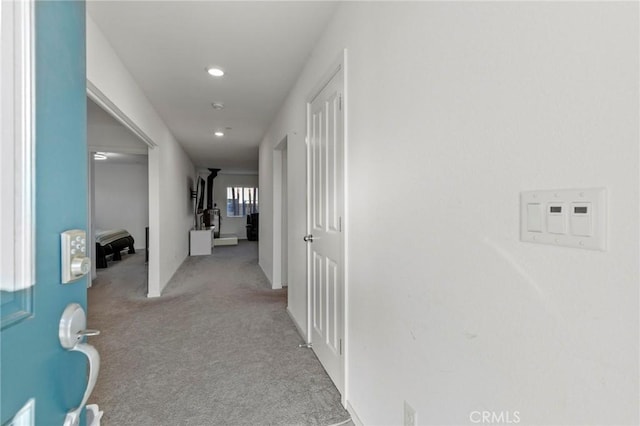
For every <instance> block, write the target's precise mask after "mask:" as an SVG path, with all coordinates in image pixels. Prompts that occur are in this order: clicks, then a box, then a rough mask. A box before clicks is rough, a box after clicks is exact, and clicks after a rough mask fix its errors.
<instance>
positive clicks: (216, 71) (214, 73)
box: [207, 67, 224, 77]
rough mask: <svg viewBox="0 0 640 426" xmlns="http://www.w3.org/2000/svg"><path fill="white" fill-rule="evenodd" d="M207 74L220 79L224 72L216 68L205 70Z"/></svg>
mask: <svg viewBox="0 0 640 426" xmlns="http://www.w3.org/2000/svg"><path fill="white" fill-rule="evenodd" d="M207 72H208V73H209V75H212V76H214V77H222V76H223V75H224V71H222V70H221V69H220V68H216V67H209V68H207Z"/></svg>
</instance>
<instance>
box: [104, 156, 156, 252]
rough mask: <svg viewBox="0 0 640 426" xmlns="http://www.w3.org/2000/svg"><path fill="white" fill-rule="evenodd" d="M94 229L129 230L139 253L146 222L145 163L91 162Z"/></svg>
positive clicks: (142, 243)
mask: <svg viewBox="0 0 640 426" xmlns="http://www.w3.org/2000/svg"><path fill="white" fill-rule="evenodd" d="M94 173H95V175H94V191H95V192H94V194H95V211H94V213H95V227H96V229H103V230H106V229H119V228H123V229H126V230H127V231H129V233H130V234H131V236H132V237H133V239H134V241H135V244H134V247H135V248H136V249H140V250H143V249H144V243H145V227H146V226H147V224H148V222H149V180H148V176H149V170H148V167H147V164H140V163H123V164H113V163H110V162H108V161H95V162H94Z"/></svg>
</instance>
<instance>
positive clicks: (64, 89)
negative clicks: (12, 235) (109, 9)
mask: <svg viewBox="0 0 640 426" xmlns="http://www.w3.org/2000/svg"><path fill="white" fill-rule="evenodd" d="M35 37H36V38H35V63H36V93H35V105H36V109H35V126H36V147H35V157H36V158H35V164H36V168H35V191H36V195H35V200H36V202H35V203H36V207H35V211H36V215H35V236H36V253H35V259H36V260H35V262H36V265H35V266H36V268H35V273H36V284H35V286H34V287H33V288H32V290H33V297H34V309H33V315H32V316H31V317H29V318H27V319H24V320H22V321H20V322H18V323H15V324H13V325H11V326H10V327H8V328H5V329H3V330H2V332H1V335H0V339H2V345H1V348H0V351H1V353H0V356H1V359H2V362H1V363H0V392H1V395H2V397H1V407H0V413H1V415H0V416H1V417H0V424H4V423H5V422H6V421H8V420H9V419H10V418H11V417H12V416H13V415H14V414H16V413H17V412H18V410H20V408H21V407H23V406H24V405H25V404H26V403H27V402H28V401H29V400H30V399H32V398H33V399H35V423H36V424H38V425H40V424H51V425H61V424H62V423H63V421H64V417H65V415H66V412H67V411H68V410H70V409H72V408H74V407H75V406H77V405H78V403H79V402H80V400H81V399H82V395H83V392H84V388H85V385H86V380H87V378H86V366H87V364H86V361H85V358H84V356H83V355H82V354H80V353H70V352H67V351H66V350H65V349H63V348H62V347H61V346H60V342H59V340H58V323H59V320H60V316H61V314H62V312H63V310H64V308H65V306H66V305H67V304H69V303H71V302H77V303H80V304H81V305H82V306H83V307H86V286H87V281H86V278H84V279H81V280H79V281H76V282H74V283H72V284H68V285H62V284H61V279H60V233H61V232H62V231H65V230H67V229H74V228H78V229H86V226H87V207H86V206H87V200H86V194H87V170H86V155H87V148H86V94H85V93H86V73H85V7H84V3H83V2H79V1H78V2H76V1H74V2H66V1H60V2H48V1H47V2H45V1H40V2H37V3H36V6H35ZM3 71H4V69H3ZM5 296H6V295H5V294H3V299H4V298H5ZM7 297H11V296H7Z"/></svg>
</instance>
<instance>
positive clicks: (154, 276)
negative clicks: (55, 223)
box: [87, 80, 160, 296]
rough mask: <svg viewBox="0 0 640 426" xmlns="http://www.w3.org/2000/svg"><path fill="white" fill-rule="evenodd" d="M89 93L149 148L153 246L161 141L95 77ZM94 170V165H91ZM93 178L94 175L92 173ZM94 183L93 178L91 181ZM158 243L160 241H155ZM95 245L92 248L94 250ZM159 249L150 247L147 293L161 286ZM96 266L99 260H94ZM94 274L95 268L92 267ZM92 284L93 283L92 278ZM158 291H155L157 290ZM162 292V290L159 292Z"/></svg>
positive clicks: (155, 230)
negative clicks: (96, 80)
mask: <svg viewBox="0 0 640 426" xmlns="http://www.w3.org/2000/svg"><path fill="white" fill-rule="evenodd" d="M87 97H88V98H89V99H91V100H92V101H93V102H95V103H96V105H98V106H99V107H100V108H102V109H103V110H105V111H106V112H107V113H108V114H109V115H111V116H112V117H113V118H114V119H115V120H116V121H117V122H119V123H120V124H122V125H123V126H124V127H125V128H127V129H129V130H130V131H131V132H132V133H133V134H134V135H136V136H137V137H138V138H139V139H140V140H141V141H142V142H144V143H145V144H146V145H147V147H148V149H147V151H148V152H147V167H148V168H149V200H148V203H149V246H150V247H151V242H152V241H155V242H157V241H159V240H160V230H159V229H157V228H158V227H157V226H152V224H156V223H160V221H159V219H158V218H157V217H156V218H153V217H152V215H156V216H157V215H158V212H159V211H160V188H159V186H158V185H157V182H156V180H157V176H156V174H157V172H156V171H158V170H159V169H160V168H159V167H160V166H159V161H160V158H159V156H158V155H152V153H153V151H154V149H155V150H158V149H160V148H159V147H158V145H157V144H156V143H155V142H154V141H153V139H151V137H149V135H147V134H146V133H145V132H144V130H142V129H141V128H140V127H139V126H138V125H137V124H136V123H135V122H134V121H133V120H132V119H131V118H130V117H129V116H128V115H127V114H126V113H125V112H124V111H122V110H121V109H120V108H118V106H117V105H116V104H114V103H113V102H112V101H111V99H109V97H108V96H107V95H105V94H104V93H103V92H102V91H101V90H100V89H98V88H97V87H96V86H95V85H94V84H93V83H91V81H89V80H87ZM87 151H88V152H89V156H88V158H87V161H89V162H91V156H92V154H91V152H90V151H91V150H90V149H87ZM90 170H91V169H90ZM90 178H91V179H93V176H91V177H90ZM91 185H93V182H91ZM89 191H90V193H89V194H88V200H89V203H91V197H92V196H93V194H92V192H93V188H92V187H91V186H90V187H89ZM92 208H93V207H92V206H91V205H90V206H89V209H88V214H89V217H88V224H89V231H90V233H91V237H92V241H93V233H94V229H93V228H94V224H93V219H92V215H93V212H92ZM155 244H157V243H155ZM93 247H95V244H94V245H93V246H92V247H91V250H92V251H93ZM153 251H154V252H155V253H154V255H153V256H152V255H151V252H152V250H151V249H150V251H149V263H148V279H147V295H149V294H150V293H151V288H152V287H153V288H157V287H158V286H159V284H160V283H159V282H155V283H154V282H152V280H158V277H160V258H159V256H158V253H157V250H153ZM92 263H93V264H94V267H95V262H92ZM92 278H93V271H92ZM89 286H91V279H90V280H89ZM153 295H155V294H153ZM157 296H159V294H158V295H157Z"/></svg>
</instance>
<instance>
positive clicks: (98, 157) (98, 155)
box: [93, 152, 107, 160]
mask: <svg viewBox="0 0 640 426" xmlns="http://www.w3.org/2000/svg"><path fill="white" fill-rule="evenodd" d="M93 159H94V160H106V159H107V155H106V154H105V153H104V152H96V153H94V154H93Z"/></svg>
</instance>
